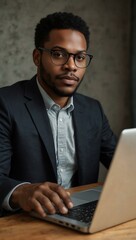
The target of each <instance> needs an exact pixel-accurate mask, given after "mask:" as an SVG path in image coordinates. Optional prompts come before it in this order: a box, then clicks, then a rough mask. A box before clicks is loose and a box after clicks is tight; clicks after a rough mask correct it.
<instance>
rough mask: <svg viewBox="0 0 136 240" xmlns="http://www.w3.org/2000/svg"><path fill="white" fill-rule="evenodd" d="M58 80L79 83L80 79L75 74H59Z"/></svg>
mask: <svg viewBox="0 0 136 240" xmlns="http://www.w3.org/2000/svg"><path fill="white" fill-rule="evenodd" d="M56 78H57V79H69V80H74V81H76V82H78V81H79V80H80V79H79V78H78V77H77V76H76V75H74V74H73V73H72V74H59V75H57V76H56Z"/></svg>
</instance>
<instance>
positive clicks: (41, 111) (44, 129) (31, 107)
mask: <svg viewBox="0 0 136 240" xmlns="http://www.w3.org/2000/svg"><path fill="white" fill-rule="evenodd" d="M25 98H26V102H25V105H26V107H27V109H28V111H29V113H30V115H31V118H32V120H33V123H34V124H35V127H36V129H37V131H38V133H39V135H40V137H41V139H42V141H43V143H44V145H45V148H46V150H47V152H48V155H49V158H50V160H51V162H52V166H53V169H54V172H55V175H56V176H57V170H56V169H57V168H56V156H55V148H54V141H53V136H52V131H51V127H50V122H49V118H48V115H47V112H46V109H45V105H44V102H43V99H42V96H41V94H40V92H39V89H38V87H37V83H36V79H35V77H34V78H33V79H32V80H29V82H28V83H27V85H26V88H25Z"/></svg>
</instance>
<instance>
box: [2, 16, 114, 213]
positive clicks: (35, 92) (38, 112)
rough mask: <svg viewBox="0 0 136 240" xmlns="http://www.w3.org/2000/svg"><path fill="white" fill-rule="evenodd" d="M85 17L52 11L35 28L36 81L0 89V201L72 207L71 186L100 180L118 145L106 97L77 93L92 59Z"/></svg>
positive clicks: (11, 206)
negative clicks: (105, 107) (102, 101)
mask: <svg viewBox="0 0 136 240" xmlns="http://www.w3.org/2000/svg"><path fill="white" fill-rule="evenodd" d="M88 46H89V29H88V27H87V25H86V23H85V22H84V20H82V19H81V18H80V17H78V16H75V15H73V14H71V13H54V14H51V15H48V16H47V17H46V18H43V19H41V21H40V22H39V24H38V25H37V27H36V30H35V50H34V52H33V60H34V63H35V65H36V67H37V74H36V76H34V77H33V78H32V79H31V80H29V81H27V80H25V81H21V82H18V83H15V84H14V85H12V86H10V87H5V88H2V89H1V90H0V206H1V208H2V209H7V210H11V211H13V210H16V209H18V208H22V209H23V210H25V211H28V212H29V211H31V210H34V211H36V212H38V213H39V214H40V215H41V216H45V214H46V213H45V209H46V210H47V211H48V212H49V213H51V214H53V213H55V212H56V209H58V210H59V211H60V212H61V213H63V214H65V213H67V211H68V209H69V208H72V207H73V204H72V202H71V199H70V196H69V193H68V191H67V190H66V189H67V188H69V187H71V186H77V185H83V184H88V183H94V182H97V179H98V172H99V161H101V162H102V163H103V164H104V165H105V166H106V167H107V168H108V167H109V165H110V162H111V159H112V156H113V153H114V150H115V146H116V140H115V136H114V134H113V132H112V130H111V129H110V126H109V124H108V121H107V119H106V116H105V115H104V112H103V110H102V107H101V105H100V103H99V102H98V101H96V100H94V99H92V98H89V97H86V96H83V95H81V94H78V93H75V92H76V90H77V88H78V87H79V85H80V83H81V81H82V80H83V77H84V74H85V71H86V68H87V67H88V66H89V63H90V61H91V59H92V55H90V54H88V53H87V49H88Z"/></svg>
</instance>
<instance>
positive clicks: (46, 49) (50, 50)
mask: <svg viewBox="0 0 136 240" xmlns="http://www.w3.org/2000/svg"><path fill="white" fill-rule="evenodd" d="M38 50H39V51H46V52H49V53H50V55H51V57H52V52H54V51H57V50H58V49H49V48H43V47H38ZM60 50H61V51H64V52H66V53H67V54H68V59H67V61H66V62H65V63H63V64H55V63H54V62H53V60H52V58H51V60H52V63H53V64H55V65H56V66H63V65H65V64H66V63H67V62H68V60H69V58H70V56H73V57H74V63H75V65H76V61H75V59H76V56H77V54H79V53H80V52H78V53H69V52H67V51H66V50H64V49H61V48H60ZM81 52H82V51H81ZM84 54H85V55H87V56H88V57H89V62H88V64H87V66H85V67H79V66H77V65H76V66H77V67H78V68H87V67H88V66H89V64H90V62H91V60H92V58H93V55H91V54H88V53H84Z"/></svg>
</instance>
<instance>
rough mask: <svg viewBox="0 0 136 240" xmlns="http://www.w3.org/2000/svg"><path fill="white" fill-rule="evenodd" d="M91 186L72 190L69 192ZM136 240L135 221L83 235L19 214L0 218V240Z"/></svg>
mask: <svg viewBox="0 0 136 240" xmlns="http://www.w3.org/2000/svg"><path fill="white" fill-rule="evenodd" d="M90 186H93V185H86V186H82V187H77V188H73V189H71V190H70V192H75V191H79V190H82V189H87V188H88V187H90ZM8 239H10V240H29V239H30V240H72V239H73V240H136V220H133V221H130V222H127V223H124V224H121V225H118V226H116V227H112V228H110V229H107V230H104V231H101V232H98V233H95V234H83V233H79V232H76V231H74V230H71V229H67V228H64V227H61V226H59V225H55V224H52V223H48V222H45V221H42V220H39V219H35V218H32V217H30V216H29V214H28V213H19V214H15V215H11V216H7V217H3V218H0V240H8Z"/></svg>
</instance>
